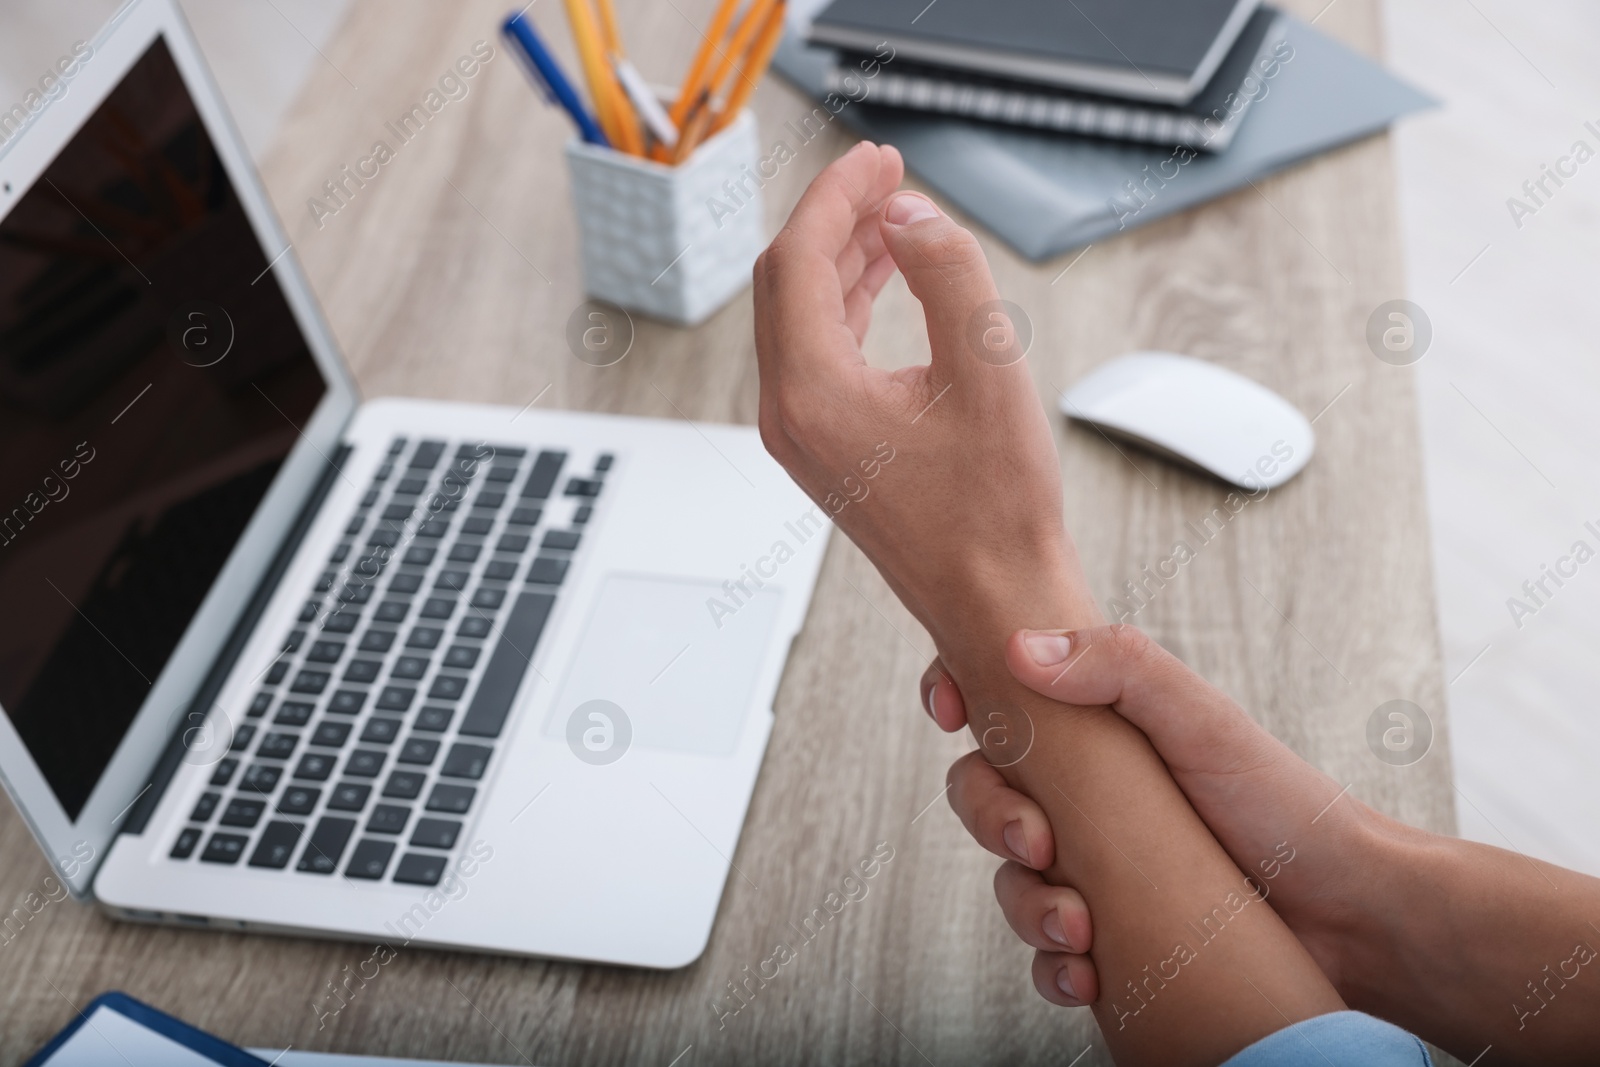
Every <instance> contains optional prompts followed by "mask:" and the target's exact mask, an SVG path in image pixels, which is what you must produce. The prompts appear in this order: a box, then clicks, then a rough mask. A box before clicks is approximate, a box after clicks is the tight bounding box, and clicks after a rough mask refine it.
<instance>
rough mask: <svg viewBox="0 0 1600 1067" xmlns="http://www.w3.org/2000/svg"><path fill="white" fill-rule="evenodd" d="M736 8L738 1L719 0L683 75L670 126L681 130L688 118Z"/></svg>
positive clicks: (673, 106) (673, 103) (673, 105)
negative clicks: (692, 60)
mask: <svg viewBox="0 0 1600 1067" xmlns="http://www.w3.org/2000/svg"><path fill="white" fill-rule="evenodd" d="M738 7H739V0H721V2H720V3H719V4H718V5H717V13H716V14H715V15H714V16H712V19H711V25H710V27H708V28H707V30H706V33H705V37H704V38H703V39H702V40H701V42H700V50H699V51H697V52H696V53H695V56H694V62H693V63H692V64H690V65H689V73H688V74H686V75H684V78H683V85H682V87H680V88H679V90H678V98H677V99H676V100H674V101H673V102H672V112H671V118H672V124H673V125H674V126H676V127H678V129H680V130H681V129H683V120H684V119H686V118H688V116H689V109H690V108H691V107H693V106H694V104H695V102H696V101H697V100H698V99H699V97H700V83H701V82H702V81H704V80H705V76H706V71H707V69H709V68H710V66H711V57H712V56H713V55H715V54H716V52H717V49H718V48H719V47H721V45H722V39H723V38H724V37H725V36H727V33H728V25H729V23H731V22H732V21H733V14H734V12H735V11H736V10H737V9H738Z"/></svg>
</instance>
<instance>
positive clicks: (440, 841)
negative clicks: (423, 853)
mask: <svg viewBox="0 0 1600 1067" xmlns="http://www.w3.org/2000/svg"><path fill="white" fill-rule="evenodd" d="M460 835H461V824H460V823H458V822H456V821H455V820H454V819H418V820H417V828H416V829H415V830H412V831H411V847H413V848H419V847H420V848H455V847H456V838H457V837H459V836H460Z"/></svg>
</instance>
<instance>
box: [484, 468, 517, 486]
mask: <svg viewBox="0 0 1600 1067" xmlns="http://www.w3.org/2000/svg"><path fill="white" fill-rule="evenodd" d="M488 479H489V481H491V482H500V483H502V484H503V483H505V482H514V481H516V480H517V468H515V467H490V468H489V474H488Z"/></svg>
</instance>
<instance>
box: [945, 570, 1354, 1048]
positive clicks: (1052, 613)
mask: <svg viewBox="0 0 1600 1067" xmlns="http://www.w3.org/2000/svg"><path fill="white" fill-rule="evenodd" d="M1068 555H1069V558H1070V552H1069V553H1068ZM1007 588H1008V590H1009V591H1008V594H1007V595H1006V596H1005V597H1003V598H996V599H995V600H994V601H992V602H990V603H991V604H993V605H995V606H993V607H989V606H984V605H976V606H974V609H973V610H972V611H969V612H967V613H964V614H963V615H962V617H961V619H960V620H959V621H957V622H954V623H945V622H944V621H943V620H934V626H935V627H938V630H937V632H936V633H935V638H936V640H937V641H939V644H940V654H941V658H942V659H943V660H944V662H945V664H946V666H947V667H948V668H949V669H950V671H951V673H952V674H953V675H954V677H955V680H956V682H957V683H958V684H959V685H960V687H961V690H962V692H963V694H965V695H966V697H967V700H968V717H969V721H970V722H971V724H972V729H973V732H974V734H975V735H976V736H977V737H978V739H979V743H980V745H981V746H982V747H983V748H984V750H985V752H986V754H988V755H989V756H990V758H991V762H994V763H996V764H997V765H1005V766H1003V770H1002V773H1003V774H1004V775H1005V776H1006V778H1007V779H1008V781H1009V782H1010V783H1011V784H1012V785H1013V786H1015V787H1016V788H1018V789H1020V790H1021V791H1023V792H1025V793H1027V794H1028V795H1029V796H1031V797H1033V799H1034V800H1035V801H1036V802H1037V803H1038V804H1039V805H1040V807H1042V808H1043V809H1044V811H1045V814H1046V815H1047V817H1048V818H1049V820H1050V823H1051V828H1052V830H1053V832H1054V834H1055V839H1056V846H1057V847H1056V856H1057V863H1056V865H1055V866H1054V867H1053V868H1051V869H1050V870H1049V871H1047V872H1045V873H1046V877H1047V878H1048V879H1049V880H1050V881H1052V882H1056V883H1058V884H1063V885H1071V886H1074V887H1076V888H1077V889H1078V891H1079V892H1080V893H1082V894H1083V897H1084V899H1085V900H1086V901H1087V902H1088V905H1089V910H1090V913H1091V914H1092V915H1093V916H1094V944H1093V949H1092V951H1091V953H1090V954H1091V956H1092V957H1093V959H1094V963H1095V967H1096V970H1097V971H1098V973H1099V976H1100V990H1101V993H1100V997H1099V999H1098V1000H1097V1002H1096V1003H1095V1004H1094V1005H1093V1008H1094V1011H1095V1014H1096V1018H1097V1019H1098V1020H1099V1022H1100V1025H1101V1029H1102V1031H1103V1032H1104V1033H1105V1035H1106V1039H1107V1041H1108V1043H1109V1045H1110V1047H1111V1050H1112V1054H1113V1056H1114V1058H1115V1059H1116V1060H1117V1062H1118V1063H1121V1064H1134V1063H1162V1064H1181V1063H1193V1064H1215V1063H1218V1062H1220V1061H1221V1060H1223V1059H1225V1058H1227V1057H1228V1056H1230V1055H1232V1054H1233V1053H1234V1052H1237V1051H1238V1050H1239V1049H1241V1048H1243V1047H1245V1046H1246V1045H1248V1044H1250V1043H1251V1042H1253V1041H1255V1040H1257V1039H1259V1038H1261V1037H1264V1036H1266V1035H1267V1034H1270V1033H1273V1032H1275V1031H1277V1030H1279V1029H1282V1028H1283V1027H1284V1026H1287V1025H1289V1024H1290V1023H1292V1022H1298V1021H1300V1020H1302V1019H1306V1018H1311V1017H1313V1016H1316V1015H1321V1014H1324V1013H1326V1012H1330V1011H1337V1010H1339V1009H1340V1008H1342V1007H1343V1004H1342V1002H1341V1001H1340V1000H1339V997H1338V995H1337V994H1336V993H1335V991H1334V989H1333V987H1332V985H1331V984H1330V983H1329V982H1328V980H1327V979H1326V978H1325V977H1324V976H1323V975H1322V973H1321V971H1320V970H1319V969H1318V968H1317V966H1316V964H1315V962H1314V961H1313V960H1312V959H1311V957H1310V956H1309V955H1308V954H1307V953H1306V951H1305V950H1304V948H1302V946H1301V945H1300V943H1299V942H1298V941H1297V940H1296V939H1295V937H1294V935H1293V934H1292V933H1290V931H1289V930H1288V928H1287V927H1286V926H1284V924H1283V923H1282V922H1281V921H1280V920H1279V918H1278V917H1277V915H1276V914H1275V913H1274V912H1273V911H1272V909H1270V908H1269V907H1267V906H1265V905H1264V903H1262V901H1261V900H1260V899H1259V898H1257V897H1256V896H1255V895H1254V893H1253V892H1252V890H1251V889H1250V887H1249V886H1248V884H1247V883H1246V881H1245V879H1244V876H1243V875H1242V874H1241V873H1240V871H1239V869H1238V868H1237V867H1236V866H1235V865H1234V863H1233V862H1232V861H1231V860H1230V859H1229V858H1228V857H1227V855H1226V854H1225V853H1224V852H1223V850H1222V848H1221V846H1220V845H1218V844H1217V842H1216V840H1215V839H1214V838H1213V837H1212V835H1211V833H1210V831H1209V830H1207V829H1206V827H1205V825H1204V824H1203V823H1202V822H1201V821H1200V819H1199V818H1198V816H1196V815H1195V813H1194V810H1193V809H1192V808H1191V807H1190V805H1189V803H1188V801H1187V800H1186V799H1185V798H1184V796H1183V794H1182V793H1181V792H1180V791H1179V789H1178V788H1177V786H1176V784H1175V783H1174V782H1173V780H1172V777H1171V775H1170V774H1169V773H1168V772H1167V769H1166V766H1165V765H1164V764H1163V763H1162V762H1161V759H1160V758H1159V757H1158V756H1157V755H1156V753H1155V751H1154V750H1153V749H1152V748H1151V746H1150V744H1149V741H1148V740H1147V739H1146V738H1145V736H1144V735H1143V734H1142V733H1140V732H1139V730H1137V729H1136V728H1134V727H1133V726H1131V725H1130V724H1128V723H1127V722H1126V721H1125V720H1123V719H1122V718H1120V717H1119V716H1117V715H1116V714H1115V713H1114V712H1112V711H1111V710H1110V709H1107V708H1077V707H1068V706H1066V705H1062V704H1057V703H1054V702H1051V701H1049V700H1046V699H1044V698H1042V697H1040V696H1038V695H1037V694H1035V693H1033V692H1032V691H1031V690H1028V689H1026V688H1024V687H1023V686H1021V685H1020V684H1019V683H1017V682H1016V681H1015V680H1014V679H1013V678H1012V677H1011V674H1010V672H1009V671H1008V670H1007V668H1006V666H1005V662H1004V648H1005V641H1006V639H1007V636H1008V635H1009V634H1011V633H1013V632H1014V631H1015V630H1017V629H1019V628H1022V627H1060V626H1063V625H1068V626H1073V625H1092V624H1093V623H1094V622H1096V621H1098V619H1097V617H1096V615H1095V612H1094V608H1093V605H1092V602H1090V601H1089V600H1088V598H1087V596H1086V595H1085V593H1084V589H1085V586H1084V583H1083V581H1082V578H1081V574H1080V573H1076V567H1075V565H1074V566H1072V567H1070V568H1068V569H1067V572H1066V573H1064V574H1061V575H1052V576H1034V580H1033V581H1031V582H1029V583H1027V585H1026V586H1017V585H1016V583H1012V585H1011V586H1009V587H1007ZM1024 752H1025V754H1024Z"/></svg>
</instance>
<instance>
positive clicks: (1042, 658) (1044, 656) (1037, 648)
mask: <svg viewBox="0 0 1600 1067" xmlns="http://www.w3.org/2000/svg"><path fill="white" fill-rule="evenodd" d="M1022 643H1023V644H1024V645H1026V646H1027V647H1028V655H1029V656H1030V657H1032V659H1033V662H1035V663H1037V664H1038V665H1039V666H1041V667H1054V666H1055V665H1056V664H1058V663H1060V662H1061V661H1062V660H1064V659H1066V658H1067V653H1068V652H1071V651H1072V641H1071V640H1070V639H1068V638H1066V637H1064V636H1062V635H1061V634H1052V633H1044V632H1043V631H1038V630H1036V631H1033V632H1031V633H1029V634H1028V636H1027V637H1024V638H1023V639H1022Z"/></svg>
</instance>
